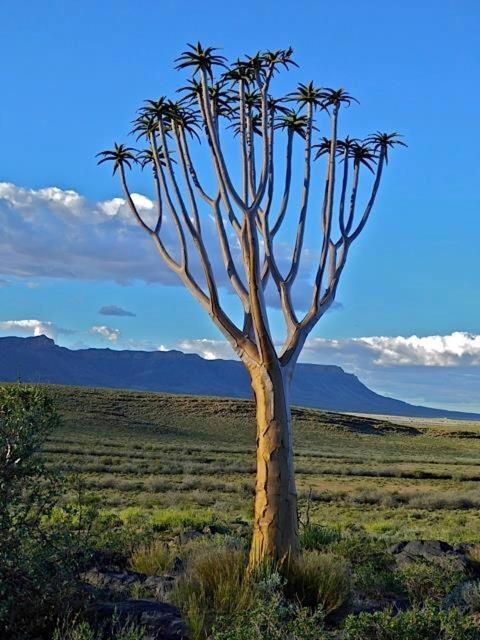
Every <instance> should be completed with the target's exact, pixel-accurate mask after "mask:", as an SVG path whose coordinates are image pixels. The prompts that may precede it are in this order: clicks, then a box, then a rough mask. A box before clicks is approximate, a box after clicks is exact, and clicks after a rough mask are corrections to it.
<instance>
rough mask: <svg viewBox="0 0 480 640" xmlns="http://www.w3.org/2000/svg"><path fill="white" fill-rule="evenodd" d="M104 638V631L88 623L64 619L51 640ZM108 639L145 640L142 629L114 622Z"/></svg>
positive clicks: (93, 639)
mask: <svg viewBox="0 0 480 640" xmlns="http://www.w3.org/2000/svg"><path fill="white" fill-rule="evenodd" d="M104 637H105V634H104V629H101V630H96V629H94V628H92V627H91V626H90V625H89V624H88V622H77V621H75V620H73V621H72V620H69V619H66V620H65V621H63V622H62V624H61V625H59V626H58V627H57V628H56V629H55V632H54V634H53V636H52V640H104ZM108 637H109V639H110V640H145V639H146V637H147V636H146V633H145V631H144V629H143V628H142V627H138V626H137V625H135V624H132V623H129V622H127V623H125V624H121V623H119V622H117V621H115V620H114V621H113V624H112V628H111V629H110V630H109V634H108Z"/></svg>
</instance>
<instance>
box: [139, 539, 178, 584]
mask: <svg viewBox="0 0 480 640" xmlns="http://www.w3.org/2000/svg"><path fill="white" fill-rule="evenodd" d="M173 561H174V556H173V555H172V552H171V551H170V549H169V548H168V547H167V545H166V544H165V543H164V542H161V541H160V540H154V541H152V542H151V543H150V544H147V545H141V546H139V547H137V548H136V549H135V550H134V552H133V553H132V556H131V558H130V562H129V564H130V568H131V569H133V570H134V571H138V572H139V573H145V574H147V575H149V576H155V575H160V574H162V573H168V572H169V571H171V570H172V567H173Z"/></svg>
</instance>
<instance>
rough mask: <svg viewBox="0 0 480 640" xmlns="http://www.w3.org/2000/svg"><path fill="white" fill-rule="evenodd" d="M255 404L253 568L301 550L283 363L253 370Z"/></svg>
mask: <svg viewBox="0 0 480 640" xmlns="http://www.w3.org/2000/svg"><path fill="white" fill-rule="evenodd" d="M250 375H251V380H252V388H253V391H254V393H255V401H256V409H257V477H256V484H255V508H254V517H253V539H252V546H251V550H250V568H254V567H256V566H258V565H259V564H260V563H262V562H263V561H264V560H269V561H273V562H282V561H283V560H285V559H286V558H287V557H288V556H296V555H297V554H298V550H299V545H298V513H297V493H296V489H295V475H294V464H293V442H292V425H291V416H290V403H289V386H290V382H289V380H286V379H285V375H284V373H283V372H282V370H281V368H280V366H278V365H277V366H275V367H272V368H271V369H270V370H267V369H266V368H265V367H254V368H253V369H251V370H250Z"/></svg>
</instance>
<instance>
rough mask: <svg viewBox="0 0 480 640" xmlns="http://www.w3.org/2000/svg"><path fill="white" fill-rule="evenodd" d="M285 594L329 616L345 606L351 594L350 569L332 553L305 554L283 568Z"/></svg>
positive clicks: (341, 559)
mask: <svg viewBox="0 0 480 640" xmlns="http://www.w3.org/2000/svg"><path fill="white" fill-rule="evenodd" d="M285 575H286V585H285V594H286V595H287V597H289V599H290V600H298V601H299V602H300V603H301V604H302V605H305V606H309V607H317V606H319V605H320V606H321V607H322V609H323V611H324V612H325V614H327V615H328V614H330V613H333V612H334V611H336V610H337V609H339V608H340V607H342V606H343V605H345V604H346V603H347V602H348V599H349V597H350V591H351V578H350V570H349V565H348V563H347V562H346V561H345V559H344V558H342V557H341V556H338V555H334V554H332V553H319V552H317V551H307V552H305V553H304V554H303V555H302V556H301V557H300V558H299V559H298V560H296V561H293V562H291V563H289V565H288V567H287V568H286V574H285Z"/></svg>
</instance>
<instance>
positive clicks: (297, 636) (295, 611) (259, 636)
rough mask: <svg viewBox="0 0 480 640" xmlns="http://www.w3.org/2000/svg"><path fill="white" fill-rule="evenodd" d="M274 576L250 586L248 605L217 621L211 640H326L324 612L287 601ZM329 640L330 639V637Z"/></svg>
mask: <svg viewBox="0 0 480 640" xmlns="http://www.w3.org/2000/svg"><path fill="white" fill-rule="evenodd" d="M283 587H284V584H283V582H282V580H281V579H280V577H279V576H278V574H272V575H271V576H270V577H269V578H268V579H267V580H265V581H262V582H260V583H259V584H257V585H255V587H254V598H253V603H252V606H251V607H250V608H249V609H248V610H245V611H240V612H239V613H237V614H235V615H234V616H228V617H226V616H223V617H220V618H219V619H218V620H217V623H216V624H215V626H214V629H213V633H212V636H211V638H212V640H286V639H288V640H327V638H331V637H332V636H330V634H328V633H327V632H326V631H325V627H324V619H325V616H324V613H323V611H322V609H321V608H317V609H316V610H314V611H312V610H311V609H309V608H306V607H301V606H300V605H299V604H298V603H291V602H287V601H286V600H285V599H284V597H283V595H282V589H283ZM332 640H333V638H332Z"/></svg>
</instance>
